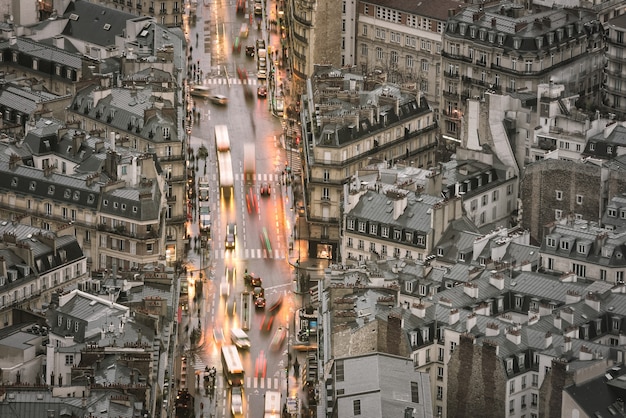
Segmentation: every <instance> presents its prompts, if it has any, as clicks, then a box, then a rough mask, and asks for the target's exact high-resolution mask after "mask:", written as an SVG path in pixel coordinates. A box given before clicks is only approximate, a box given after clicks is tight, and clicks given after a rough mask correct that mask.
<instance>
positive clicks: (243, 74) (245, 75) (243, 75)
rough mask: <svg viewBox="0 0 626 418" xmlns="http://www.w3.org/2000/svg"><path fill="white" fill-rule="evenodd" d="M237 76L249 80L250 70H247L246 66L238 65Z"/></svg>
mask: <svg viewBox="0 0 626 418" xmlns="http://www.w3.org/2000/svg"><path fill="white" fill-rule="evenodd" d="M237 77H239V79H240V80H242V81H243V80H247V79H248V72H247V71H246V69H245V68H243V67H241V66H238V67H237Z"/></svg>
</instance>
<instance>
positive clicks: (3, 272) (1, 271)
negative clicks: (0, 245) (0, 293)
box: [0, 256, 7, 277]
mask: <svg viewBox="0 0 626 418" xmlns="http://www.w3.org/2000/svg"><path fill="white" fill-rule="evenodd" d="M0 277H7V261H6V260H5V259H4V257H2V256H0Z"/></svg>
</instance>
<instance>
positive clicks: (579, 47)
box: [441, 2, 604, 142]
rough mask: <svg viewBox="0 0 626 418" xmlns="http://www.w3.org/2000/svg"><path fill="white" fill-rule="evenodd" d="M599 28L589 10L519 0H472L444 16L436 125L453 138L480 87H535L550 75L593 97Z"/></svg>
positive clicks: (600, 64) (598, 74)
mask: <svg viewBox="0 0 626 418" xmlns="http://www.w3.org/2000/svg"><path fill="white" fill-rule="evenodd" d="M603 33H604V29H603V26H602V24H601V23H600V22H599V21H598V20H597V19H596V13H595V12H593V11H589V10H584V9H579V10H570V9H564V8H545V7H541V6H533V5H532V4H531V3H527V4H526V5H523V4H519V3H510V2H506V3H504V2H502V3H500V4H489V5H484V6H483V5H475V6H468V7H466V8H464V9H461V10H460V11H459V12H458V13H456V14H455V15H454V16H451V17H450V18H449V20H448V23H447V25H446V30H445V31H444V33H443V45H442V52H441V55H442V71H443V76H444V81H443V85H442V98H441V103H442V108H443V111H442V113H443V116H442V117H443V119H442V122H441V124H442V132H443V134H444V138H446V139H448V140H449V141H452V142H455V141H458V140H459V133H460V132H461V131H462V125H463V124H464V123H466V119H465V114H466V111H467V108H466V100H467V99H468V98H474V97H478V98H481V97H483V96H484V93H485V92H487V91H494V92H497V93H500V92H520V91H522V92H523V91H531V92H534V91H537V86H538V85H539V84H546V83H549V81H550V80H553V81H554V82H557V83H562V84H565V90H566V91H568V92H572V93H574V94H578V95H579V101H580V102H581V103H583V102H589V103H596V104H598V103H599V89H600V85H601V83H602V71H603V68H604V57H603V53H604V41H603Z"/></svg>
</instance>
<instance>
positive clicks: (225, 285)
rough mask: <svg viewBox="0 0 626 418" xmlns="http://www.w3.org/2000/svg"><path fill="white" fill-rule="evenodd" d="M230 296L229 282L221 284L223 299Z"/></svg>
mask: <svg viewBox="0 0 626 418" xmlns="http://www.w3.org/2000/svg"><path fill="white" fill-rule="evenodd" d="M228 295H230V284H229V283H228V281H226V280H225V281H223V282H222V283H220V296H221V297H223V298H227V297H228Z"/></svg>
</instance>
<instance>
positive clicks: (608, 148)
mask: <svg viewBox="0 0 626 418" xmlns="http://www.w3.org/2000/svg"><path fill="white" fill-rule="evenodd" d="M606 153H607V154H612V153H613V147H612V146H610V145H609V146H608V147H606Z"/></svg>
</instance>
